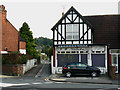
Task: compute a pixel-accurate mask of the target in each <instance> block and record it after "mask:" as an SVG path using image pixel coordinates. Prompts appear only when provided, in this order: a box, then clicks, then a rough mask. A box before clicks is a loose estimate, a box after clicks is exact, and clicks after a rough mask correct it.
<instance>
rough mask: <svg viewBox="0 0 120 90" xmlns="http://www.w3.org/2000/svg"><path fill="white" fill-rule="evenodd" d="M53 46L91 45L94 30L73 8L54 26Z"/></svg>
mask: <svg viewBox="0 0 120 90" xmlns="http://www.w3.org/2000/svg"><path fill="white" fill-rule="evenodd" d="M52 31H53V45H59V44H91V43H93V40H92V39H93V35H92V33H93V28H92V26H91V24H90V23H89V22H88V21H87V20H86V19H85V18H84V17H82V15H80V13H79V12H78V11H77V10H76V9H75V8H73V7H71V8H70V9H69V10H68V11H67V12H66V13H65V14H64V15H63V16H62V18H61V19H60V20H59V21H58V22H57V23H56V24H55V25H54V26H53V28H52Z"/></svg>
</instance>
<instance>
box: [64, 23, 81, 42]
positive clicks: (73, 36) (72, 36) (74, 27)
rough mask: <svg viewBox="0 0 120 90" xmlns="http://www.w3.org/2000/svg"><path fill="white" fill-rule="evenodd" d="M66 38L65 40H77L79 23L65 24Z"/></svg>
mask: <svg viewBox="0 0 120 90" xmlns="http://www.w3.org/2000/svg"><path fill="white" fill-rule="evenodd" d="M66 26H67V28H66V39H67V40H79V29H78V27H79V25H78V24H67V25H66Z"/></svg>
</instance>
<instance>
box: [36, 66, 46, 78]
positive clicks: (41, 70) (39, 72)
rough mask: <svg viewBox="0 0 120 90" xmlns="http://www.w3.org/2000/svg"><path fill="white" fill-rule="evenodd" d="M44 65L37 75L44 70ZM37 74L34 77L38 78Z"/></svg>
mask: <svg viewBox="0 0 120 90" xmlns="http://www.w3.org/2000/svg"><path fill="white" fill-rule="evenodd" d="M44 66H45V64H44V65H43V66H42V68H41V70H40V71H39V72H38V73H41V72H42V70H43V68H44ZM38 73H37V74H36V75H35V77H38Z"/></svg>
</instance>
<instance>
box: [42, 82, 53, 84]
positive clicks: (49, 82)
mask: <svg viewBox="0 0 120 90" xmlns="http://www.w3.org/2000/svg"><path fill="white" fill-rule="evenodd" d="M52 83H53V82H44V84H52Z"/></svg>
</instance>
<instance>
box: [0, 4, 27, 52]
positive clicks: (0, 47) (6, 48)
mask: <svg viewBox="0 0 120 90" xmlns="http://www.w3.org/2000/svg"><path fill="white" fill-rule="evenodd" d="M6 14H7V11H6V10H5V7H4V6H3V5H0V53H8V52H17V51H19V49H20V48H21V49H24V51H25V52H24V54H26V50H25V49H26V43H25V42H24V43H25V44H24V43H23V44H22V42H21V41H20V40H19V32H18V30H17V29H16V28H15V27H14V26H13V25H12V24H11V23H10V22H9V21H8V20H7V18H6V16H7V15H6Z"/></svg>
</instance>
